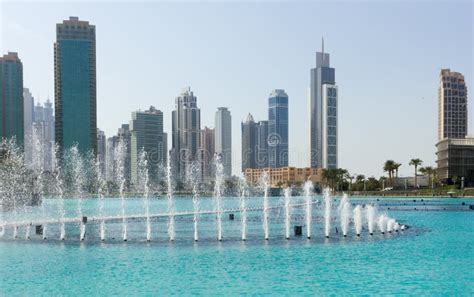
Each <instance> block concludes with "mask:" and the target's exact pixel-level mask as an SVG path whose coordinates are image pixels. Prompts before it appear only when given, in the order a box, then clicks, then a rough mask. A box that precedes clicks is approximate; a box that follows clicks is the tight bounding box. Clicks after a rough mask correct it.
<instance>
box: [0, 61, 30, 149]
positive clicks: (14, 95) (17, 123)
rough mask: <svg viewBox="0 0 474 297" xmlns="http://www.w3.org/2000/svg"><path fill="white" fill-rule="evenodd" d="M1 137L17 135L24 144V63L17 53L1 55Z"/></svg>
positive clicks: (17, 140) (19, 141)
mask: <svg viewBox="0 0 474 297" xmlns="http://www.w3.org/2000/svg"><path fill="white" fill-rule="evenodd" d="M0 95H1V97H0V116H1V117H0V139H1V138H11V137H15V138H16V142H17V144H18V145H20V146H23V141H24V129H23V125H24V123H23V115H24V107H23V64H22V63H21V60H20V58H18V54H17V53H12V52H9V53H8V54H6V55H3V57H0Z"/></svg>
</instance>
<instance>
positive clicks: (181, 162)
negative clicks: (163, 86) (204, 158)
mask: <svg viewBox="0 0 474 297" xmlns="http://www.w3.org/2000/svg"><path fill="white" fill-rule="evenodd" d="M200 131H201V110H200V109H199V108H198V107H197V98H196V96H194V94H193V92H192V91H191V88H190V87H188V88H185V89H184V90H183V91H182V92H181V94H180V95H179V96H178V97H177V98H176V100H175V110H173V113H172V144H171V154H172V157H173V169H174V171H175V172H174V173H175V176H177V177H179V178H181V180H184V178H185V176H186V172H187V168H189V166H190V165H191V164H192V163H193V162H195V161H198V157H199V156H198V150H199V147H200V144H199V134H200Z"/></svg>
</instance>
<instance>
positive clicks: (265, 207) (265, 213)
mask: <svg viewBox="0 0 474 297" xmlns="http://www.w3.org/2000/svg"><path fill="white" fill-rule="evenodd" d="M269 179H270V177H269V174H268V172H267V171H265V172H264V173H263V176H262V180H261V185H262V187H263V236H264V237H265V240H268V238H269V230H268V188H269V186H270V185H269V184H270V181H269Z"/></svg>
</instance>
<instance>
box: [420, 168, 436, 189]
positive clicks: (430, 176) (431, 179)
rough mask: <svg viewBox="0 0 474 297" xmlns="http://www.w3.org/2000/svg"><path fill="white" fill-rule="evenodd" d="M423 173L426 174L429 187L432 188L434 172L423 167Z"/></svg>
mask: <svg viewBox="0 0 474 297" xmlns="http://www.w3.org/2000/svg"><path fill="white" fill-rule="evenodd" d="M420 170H421V168H420ZM425 172H426V175H428V182H429V183H431V187H433V182H434V173H435V170H434V169H433V167H431V166H426V167H425Z"/></svg>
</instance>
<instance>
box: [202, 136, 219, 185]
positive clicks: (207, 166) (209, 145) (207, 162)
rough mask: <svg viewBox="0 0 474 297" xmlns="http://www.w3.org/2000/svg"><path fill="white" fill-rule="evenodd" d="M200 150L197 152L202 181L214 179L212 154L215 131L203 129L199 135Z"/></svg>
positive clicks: (213, 151)
mask: <svg viewBox="0 0 474 297" xmlns="http://www.w3.org/2000/svg"><path fill="white" fill-rule="evenodd" d="M200 144H201V148H200V150H199V154H200V157H199V159H200V162H201V176H202V180H203V181H206V180H209V179H211V178H213V177H214V172H215V170H214V166H213V164H214V162H213V160H214V153H215V131H214V129H211V128H208V127H204V129H202V130H201V134H200Z"/></svg>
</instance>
